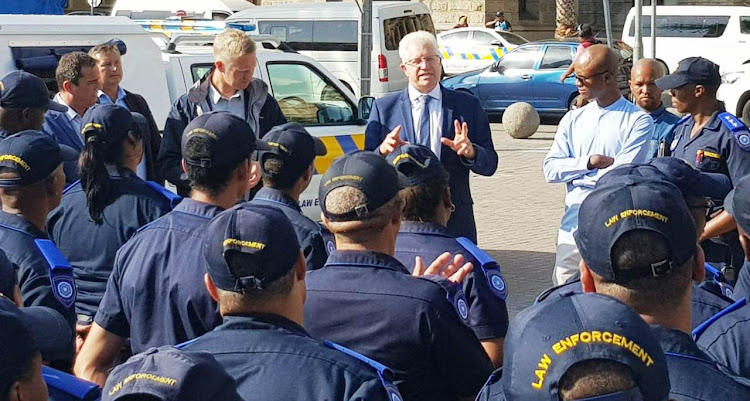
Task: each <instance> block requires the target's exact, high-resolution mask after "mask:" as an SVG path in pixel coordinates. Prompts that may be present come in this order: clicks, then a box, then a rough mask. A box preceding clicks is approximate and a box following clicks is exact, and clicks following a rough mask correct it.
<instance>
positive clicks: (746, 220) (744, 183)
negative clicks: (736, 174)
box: [724, 176, 750, 234]
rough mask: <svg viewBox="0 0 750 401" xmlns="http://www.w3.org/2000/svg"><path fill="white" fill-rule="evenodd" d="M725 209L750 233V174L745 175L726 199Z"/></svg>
mask: <svg viewBox="0 0 750 401" xmlns="http://www.w3.org/2000/svg"><path fill="white" fill-rule="evenodd" d="M724 209H726V211H727V213H729V214H730V215H732V217H734V221H736V222H737V225H738V226H740V228H742V230H743V231H744V232H745V233H746V234H750V176H746V177H743V178H742V179H741V180H740V181H739V182H738V183H737V186H736V187H734V189H733V190H732V191H730V192H729V194H727V197H726V198H725V199H724Z"/></svg>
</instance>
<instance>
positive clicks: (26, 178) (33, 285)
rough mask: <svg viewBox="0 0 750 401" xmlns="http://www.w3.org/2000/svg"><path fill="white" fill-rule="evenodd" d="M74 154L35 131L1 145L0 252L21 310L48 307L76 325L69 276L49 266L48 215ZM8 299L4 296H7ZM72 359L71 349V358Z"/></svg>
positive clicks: (19, 135) (72, 281) (73, 283)
mask: <svg viewBox="0 0 750 401" xmlns="http://www.w3.org/2000/svg"><path fill="white" fill-rule="evenodd" d="M77 156H78V154H77V152H76V151H75V150H73V149H71V148H69V147H67V146H61V145H58V144H57V142H55V140H54V139H52V138H50V137H49V136H47V135H45V134H43V133H41V132H39V131H22V132H20V133H18V134H15V135H11V136H9V137H8V138H6V139H4V140H3V141H1V142H0V199H2V212H0V249H2V250H3V251H5V253H6V255H7V256H8V259H9V260H10V262H11V263H13V265H14V266H15V268H16V272H17V275H18V286H19V288H20V290H21V298H22V300H23V305H24V306H36V305H41V306H48V307H50V308H53V309H55V310H56V311H58V312H60V313H61V314H62V315H63V316H65V317H66V319H67V320H68V321H69V323H70V326H71V328H72V327H73V325H74V323H75V311H74V308H73V305H74V303H75V300H76V286H75V282H74V280H73V273H72V272H71V271H70V270H68V269H65V266H59V263H50V260H51V259H54V258H48V257H47V256H48V255H46V254H45V252H47V251H48V250H49V248H48V247H46V246H41V247H40V246H39V244H43V243H45V242H44V241H41V240H47V242H49V240H48V236H47V224H46V218H47V213H49V212H50V211H51V210H52V209H54V208H55V207H56V206H57V205H58V204H59V203H60V197H61V196H62V192H63V187H64V186H65V173H64V172H63V168H62V163H63V161H67V160H75V159H76V158H77ZM6 295H7V294H6ZM69 357H70V359H71V360H72V350H71V352H70V355H69Z"/></svg>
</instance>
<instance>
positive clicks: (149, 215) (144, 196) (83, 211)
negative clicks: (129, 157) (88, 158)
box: [47, 171, 171, 324]
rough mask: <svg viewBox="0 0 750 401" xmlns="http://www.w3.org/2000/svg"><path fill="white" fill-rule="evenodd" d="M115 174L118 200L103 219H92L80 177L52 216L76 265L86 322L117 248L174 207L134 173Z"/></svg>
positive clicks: (57, 237) (51, 225)
mask: <svg viewBox="0 0 750 401" xmlns="http://www.w3.org/2000/svg"><path fill="white" fill-rule="evenodd" d="M110 178H111V179H112V181H111V184H112V191H113V193H114V200H113V201H112V203H110V204H109V205H108V206H107V207H106V208H104V213H103V223H102V224H96V223H94V221H93V220H91V217H90V216H89V209H88V206H87V202H86V192H84V191H83V188H81V184H80V182H77V183H74V184H72V185H71V186H70V187H69V188H67V189H66V190H65V193H64V195H63V198H62V202H61V203H60V206H58V207H57V208H56V209H55V210H53V211H52V212H51V213H50V214H49V216H48V217H47V227H48V230H49V234H50V237H52V240H53V241H55V243H56V244H57V246H58V248H60V251H61V252H62V253H63V255H65V257H66V258H67V259H68V261H70V263H71V264H72V265H73V271H74V273H75V279H76V283H77V286H78V299H77V300H76V313H77V314H78V316H77V318H78V322H79V323H81V324H90V323H91V320H92V319H93V317H94V315H95V314H96V310H97V308H98V307H99V302H100V301H101V299H102V297H103V296H104V291H105V289H106V288H107V280H108V279H109V276H110V274H111V273H112V266H113V264H114V260H115V253H116V252H117V250H118V249H119V248H120V247H121V246H122V245H123V244H124V243H125V242H126V241H127V240H128V239H130V237H132V236H133V234H135V232H136V231H137V230H138V229H139V228H141V227H142V226H144V225H146V224H147V223H150V222H151V221H153V220H156V219H157V218H158V217H160V216H162V215H164V214H166V213H167V212H169V210H170V209H171V204H170V201H169V199H167V198H166V197H165V196H164V195H162V194H160V193H159V192H157V191H156V190H154V189H153V188H151V187H149V186H148V184H146V182H145V181H143V180H141V179H140V178H138V177H136V175H135V174H134V173H132V172H130V171H126V173H125V174H124V175H122V176H120V175H112V176H111V177H110Z"/></svg>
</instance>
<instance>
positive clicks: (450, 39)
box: [440, 31, 469, 45]
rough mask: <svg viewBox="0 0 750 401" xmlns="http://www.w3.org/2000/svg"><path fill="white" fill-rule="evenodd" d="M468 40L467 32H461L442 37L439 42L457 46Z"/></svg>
mask: <svg viewBox="0 0 750 401" xmlns="http://www.w3.org/2000/svg"><path fill="white" fill-rule="evenodd" d="M468 39H469V31H461V32H456V33H449V34H447V35H443V37H441V38H440V41H441V42H443V43H445V44H447V45H458V44H461V43H463V42H464V41H466V40H468Z"/></svg>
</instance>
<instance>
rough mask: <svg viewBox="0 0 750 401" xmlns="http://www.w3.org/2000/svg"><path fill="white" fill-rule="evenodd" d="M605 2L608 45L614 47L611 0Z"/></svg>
mask: <svg viewBox="0 0 750 401" xmlns="http://www.w3.org/2000/svg"><path fill="white" fill-rule="evenodd" d="M603 2H604V24H605V25H606V27H607V46H609V47H612V18H611V17H610V15H609V0H603Z"/></svg>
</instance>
